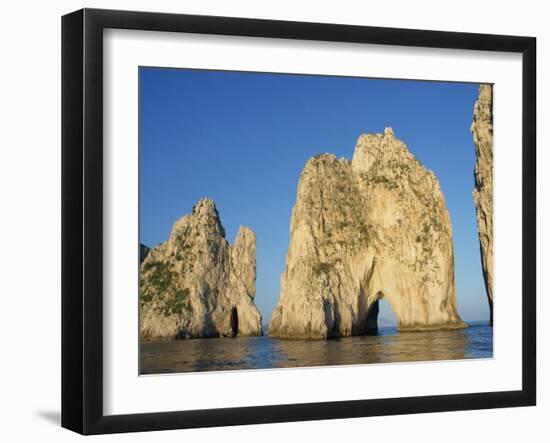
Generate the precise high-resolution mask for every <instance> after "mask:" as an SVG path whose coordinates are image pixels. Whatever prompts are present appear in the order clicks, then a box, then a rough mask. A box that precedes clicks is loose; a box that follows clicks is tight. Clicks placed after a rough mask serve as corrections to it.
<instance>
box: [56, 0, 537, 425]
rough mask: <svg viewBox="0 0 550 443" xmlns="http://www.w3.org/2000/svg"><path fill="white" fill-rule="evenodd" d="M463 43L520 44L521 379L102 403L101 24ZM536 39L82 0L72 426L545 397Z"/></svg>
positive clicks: (69, 172) (75, 69)
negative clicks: (179, 407) (540, 375)
mask: <svg viewBox="0 0 550 443" xmlns="http://www.w3.org/2000/svg"><path fill="white" fill-rule="evenodd" d="M107 28H118V29H133V30H147V31H171V32H186V33H189V32H192V33H199V34H217V35H226V36H250V37H269V38H279V39H301V40H317V41H327V42H353V43H369V44H377V45H398V46H411V47H424V48H454V49H468V50H480V51H502V52H510V53H520V54H522V64H523V79H522V83H523V84H522V88H523V97H522V101H523V102H522V131H523V135H522V137H523V138H522V154H523V165H522V174H523V177H522V183H523V189H522V195H523V202H522V204H523V214H522V220H523V232H522V240H523V246H522V248H523V250H522V254H523V256H522V264H523V265H522V289H523V292H522V304H521V306H522V311H521V312H522V314H521V315H522V359H523V361H522V389H521V390H517V391H506V392H478V393H473V394H458V395H436V396H421V397H403V398H392V399H372V400H357V401H335V402H324V403H307V404H282V405H281V404H279V405H269V406H260V407H237V408H226V409H209V410H189V411H177V412H160V413H142V414H131V415H104V413H103V407H102V405H103V374H102V373H103V342H102V324H103V318H102V315H103V306H102V303H103V300H102V283H103V275H102V266H103V247H102V245H103V227H102V223H103V197H102V195H103V181H102V179H103V147H102V139H103V110H102V109H103V87H102V84H103V78H102V77H103V30H104V29H107ZM535 88H536V39H535V38H532V37H516V36H504V35H485V34H471V33H456V32H440V31H422V30H412V29H391V28H378V27H364V26H349V25H338V24H320V23H301V22H289V21H275V20H257V19H244V18H229V17H211V16H197V15H179V14H163V13H150V12H128V11H110V10H97V9H83V10H79V11H76V12H73V13H71V14H68V15H65V16H63V18H62V426H63V427H65V428H68V429H71V430H73V431H76V432H79V433H82V434H104V433H115V432H132V431H152V430H162V429H179V428H195V427H212V426H229V425H241V424H256V423H274V422H289V421H302V420H319V419H333V418H348V417H363V416H380V415H394V414H413V413H425V412H438V411H458V410H467V409H487V408H502V407H514V406H532V405H535V404H536V315H535V310H536V275H535V274H536V118H535V117H536V89H535Z"/></svg>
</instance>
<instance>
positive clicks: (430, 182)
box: [269, 128, 465, 339]
mask: <svg viewBox="0 0 550 443" xmlns="http://www.w3.org/2000/svg"><path fill="white" fill-rule="evenodd" d="M381 298H386V299H387V301H388V302H389V304H390V306H391V308H392V310H393V312H394V313H395V316H396V319H397V321H398V327H399V329H400V330H427V329H453V328H462V327H465V324H464V323H463V322H462V320H461V319H460V317H459V315H458V313H457V309H456V300H455V283H454V256H453V243H452V231H451V223H450V219H449V214H448V211H447V208H446V205H445V201H444V198H443V194H442V192H441V189H440V186H439V182H438V180H437V178H436V177H435V175H434V174H433V173H432V172H431V171H429V170H428V169H426V168H425V167H424V166H423V165H422V164H421V163H420V162H419V161H418V160H417V159H416V158H415V157H414V156H413V155H412V154H411V153H410V152H409V150H408V148H407V146H406V145H405V144H404V143H403V142H402V141H400V140H398V139H397V138H396V137H395V136H394V133H393V131H392V130H391V128H386V130H385V131H384V133H383V134H363V135H361V136H360V137H359V139H358V141H357V145H356V147H355V152H354V154H353V159H352V161H351V162H350V161H349V160H347V159H345V158H340V159H338V158H336V157H335V156H334V155H332V154H322V155H318V156H315V157H313V158H311V159H310V160H309V161H308V162H307V163H306V165H305V167H304V169H303V171H302V174H301V176H300V179H299V184H298V192H297V199H296V203H295V206H294V209H293V211H292V219H291V227H290V245H289V248H288V253H287V257H286V268H285V271H284V273H283V275H282V277H281V294H280V299H279V302H278V305H277V307H276V308H275V311H274V313H273V316H272V319H271V322H270V325H269V334H270V335H272V336H275V337H281V338H307V339H310V338H311V339H326V338H331V337H341V336H350V335H358V334H363V333H366V332H369V331H372V330H375V329H376V328H377V322H376V315H377V312H378V301H379V300H380V299H381Z"/></svg>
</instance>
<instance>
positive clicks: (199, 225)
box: [140, 199, 262, 339]
mask: <svg viewBox="0 0 550 443" xmlns="http://www.w3.org/2000/svg"><path fill="white" fill-rule="evenodd" d="M255 284H256V236H255V234H254V232H252V230H250V229H249V228H246V227H244V226H241V227H240V228H239V232H238V234H237V238H236V240H235V244H234V245H230V244H229V243H228V242H227V240H226V239H225V231H224V228H223V226H222V224H221V221H220V217H219V214H218V211H217V209H216V206H215V205H214V202H213V201H212V200H209V199H202V200H200V201H199V202H198V203H197V204H196V205H195V206H194V207H193V211H192V213H191V214H189V215H186V216H184V217H183V218H181V219H180V220H178V221H177V222H176V223H175V224H174V227H173V229H172V233H171V235H170V238H169V239H168V241H166V242H165V243H162V244H160V245H159V246H157V247H156V248H154V249H152V250H151V251H150V252H149V253H148V255H147V256H146V258H145V260H144V261H143V263H142V264H141V278H140V306H141V310H140V325H141V337H142V338H144V339H154V338H198V337H234V336H252V335H261V334H262V327H261V315H260V313H259V311H258V309H257V308H256V306H255V305H254V294H255V290H256V289H255Z"/></svg>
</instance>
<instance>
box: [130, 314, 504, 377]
mask: <svg viewBox="0 0 550 443" xmlns="http://www.w3.org/2000/svg"><path fill="white" fill-rule="evenodd" d="M140 350H141V355H140V363H141V365H140V366H141V373H142V374H159V373H171V372H196V371H217V370H231V369H266V368H288V367H304V366H327V365H329V366H333V365H350V364H365V363H389V362H411V361H432V360H457V359H466V358H490V357H492V350H493V334H492V328H491V327H490V326H487V325H484V324H472V325H471V326H470V328H468V329H463V330H458V331H430V332H404V333H403V332H402V333H397V330H396V329H395V328H383V329H381V330H380V333H379V334H378V335H376V336H361V337H348V338H341V339H336V340H326V341H325V340H277V339H272V338H270V337H237V338H232V339H229V338H222V339H197V340H178V341H160V342H144V343H141V346H140Z"/></svg>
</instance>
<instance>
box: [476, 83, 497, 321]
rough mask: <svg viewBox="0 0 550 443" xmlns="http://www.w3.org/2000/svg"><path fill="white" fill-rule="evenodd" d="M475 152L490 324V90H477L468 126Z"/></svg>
mask: <svg viewBox="0 0 550 443" xmlns="http://www.w3.org/2000/svg"><path fill="white" fill-rule="evenodd" d="M471 131H472V135H473V138H474V144H475V150H476V165H475V169H474V180H475V182H474V192H473V195H474V203H475V207H476V217H477V229H478V234H479V243H480V249H481V265H482V270H483V278H484V281H485V289H486V292H487V299H488V302H489V310H490V321H491V323H492V322H493V297H494V294H493V87H492V85H489V84H482V85H480V86H479V95H478V99H477V101H476V103H475V105H474V115H473V120H472V126H471Z"/></svg>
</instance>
